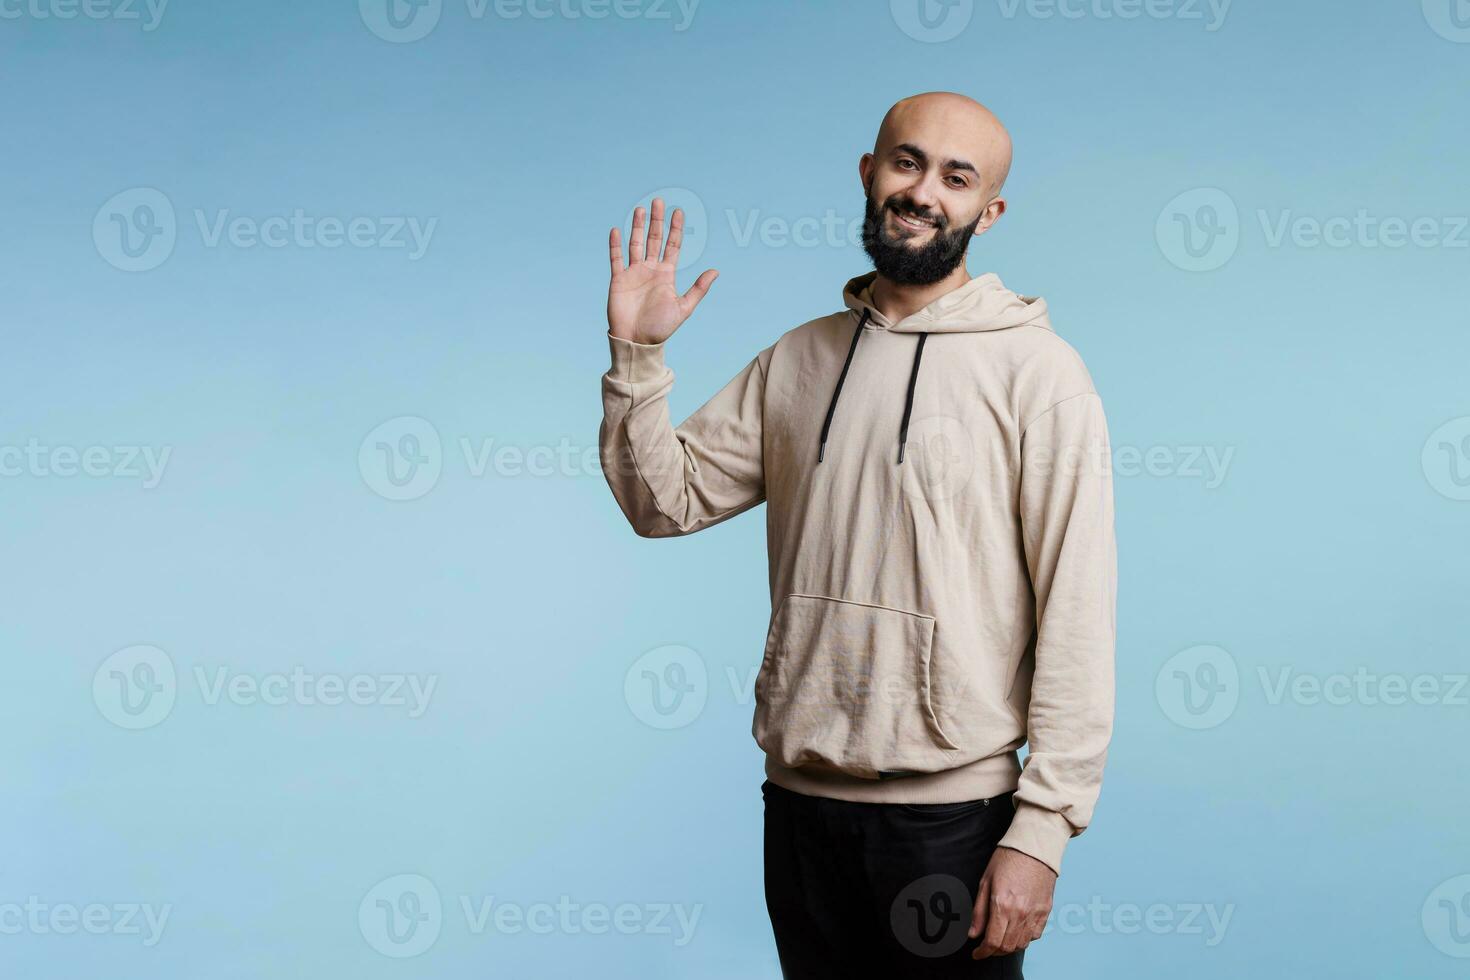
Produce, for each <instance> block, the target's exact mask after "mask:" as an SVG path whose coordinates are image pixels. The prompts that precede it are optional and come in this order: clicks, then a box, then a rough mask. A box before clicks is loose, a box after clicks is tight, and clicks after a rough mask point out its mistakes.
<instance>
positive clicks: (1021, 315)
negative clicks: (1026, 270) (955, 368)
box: [842, 271, 1051, 333]
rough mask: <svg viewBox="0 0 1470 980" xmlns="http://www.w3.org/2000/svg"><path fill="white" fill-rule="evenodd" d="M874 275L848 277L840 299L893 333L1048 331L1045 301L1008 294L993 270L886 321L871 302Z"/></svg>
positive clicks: (1048, 323) (871, 321)
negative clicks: (906, 314) (868, 312)
mask: <svg viewBox="0 0 1470 980" xmlns="http://www.w3.org/2000/svg"><path fill="white" fill-rule="evenodd" d="M877 278H878V273H877V272H876V271H874V272H867V273H864V274H863V275H860V276H856V277H855V278H852V279H849V280H848V281H847V285H846V286H843V287H842V299H843V302H844V303H846V304H847V308H848V309H850V310H852V311H854V312H855V313H858V314H861V313H862V312H863V311H864V310H870V311H871V313H870V315H869V322H870V323H872V324H873V325H874V326H876V327H880V328H882V329H885V330H891V331H893V332H894V333H978V332H981V331H985V330H1005V329H1008V328H1010V327H1022V326H1033V327H1041V328H1042V329H1045V330H1050V329H1051V319H1050V317H1049V316H1048V315H1047V311H1046V300H1044V299H1042V298H1041V297H1040V296H1022V295H1020V294H1019V293H1014V292H1012V291H1011V290H1009V289H1007V288H1006V287H1005V285H1004V284H1003V283H1002V282H1001V281H1000V276H997V275H996V274H995V273H993V272H987V273H985V274H984V275H982V276H977V277H975V278H974V279H971V280H969V281H967V282H965V283H964V284H963V285H961V286H958V287H956V288H954V289H951V290H950V291H949V292H947V293H945V294H944V295H943V296H941V297H939V298H938V299H936V300H935V301H934V302H932V303H930V304H929V305H928V306H926V307H924V308H923V309H922V310H919V311H917V312H915V313H911V314H909V315H908V316H906V317H904V318H903V319H902V320H899V321H898V322H897V323H892V322H890V321H889V320H888V318H887V317H885V316H883V314H881V313H879V312H878V308H877V307H876V306H874V305H873V282H874V281H875V280H876V279H877Z"/></svg>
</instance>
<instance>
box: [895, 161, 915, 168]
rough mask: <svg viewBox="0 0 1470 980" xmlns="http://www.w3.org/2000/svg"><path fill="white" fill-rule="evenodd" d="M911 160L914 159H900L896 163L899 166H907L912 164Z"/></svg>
mask: <svg viewBox="0 0 1470 980" xmlns="http://www.w3.org/2000/svg"><path fill="white" fill-rule="evenodd" d="M913 162H914V161H912V160H900V161H898V165H899V166H900V167H905V166H909V165H911V164H913Z"/></svg>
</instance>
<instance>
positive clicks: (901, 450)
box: [898, 442, 903, 463]
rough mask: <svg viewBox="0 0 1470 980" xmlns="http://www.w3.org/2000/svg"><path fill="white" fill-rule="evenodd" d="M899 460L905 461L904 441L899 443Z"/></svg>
mask: <svg viewBox="0 0 1470 980" xmlns="http://www.w3.org/2000/svg"><path fill="white" fill-rule="evenodd" d="M898 461H899V462H900V463H902V462H903V443H901V442H900V443H899V444H898Z"/></svg>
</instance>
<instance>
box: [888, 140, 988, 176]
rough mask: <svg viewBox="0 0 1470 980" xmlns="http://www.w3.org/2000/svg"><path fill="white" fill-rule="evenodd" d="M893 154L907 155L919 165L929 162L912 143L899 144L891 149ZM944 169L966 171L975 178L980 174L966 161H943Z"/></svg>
mask: <svg viewBox="0 0 1470 980" xmlns="http://www.w3.org/2000/svg"><path fill="white" fill-rule="evenodd" d="M893 152H894V153H907V154H908V155H909V156H911V157H913V158H915V159H916V160H918V161H919V162H920V163H928V162H929V154H927V153H925V152H924V151H923V150H921V149H919V148H918V147H917V146H915V145H914V144H912V143H900V144H898V145H897V146H895V147H894V148H893ZM944 169H945V170H968V171H969V172H970V173H972V174H974V175H975V176H976V177H979V176H980V172H979V171H978V170H976V169H975V165H974V164H972V163H971V162H970V161H968V160H946V161H944Z"/></svg>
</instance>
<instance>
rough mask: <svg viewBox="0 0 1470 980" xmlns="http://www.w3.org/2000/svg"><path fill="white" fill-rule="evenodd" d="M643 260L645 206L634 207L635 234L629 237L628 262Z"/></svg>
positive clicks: (632, 263) (635, 263) (636, 262)
mask: <svg viewBox="0 0 1470 980" xmlns="http://www.w3.org/2000/svg"><path fill="white" fill-rule="evenodd" d="M642 261H643V207H642V206H641V205H640V206H638V207H636V208H634V209H633V235H632V237H630V238H629V239H628V264H629V265H637V264H638V263H639V262H642Z"/></svg>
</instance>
